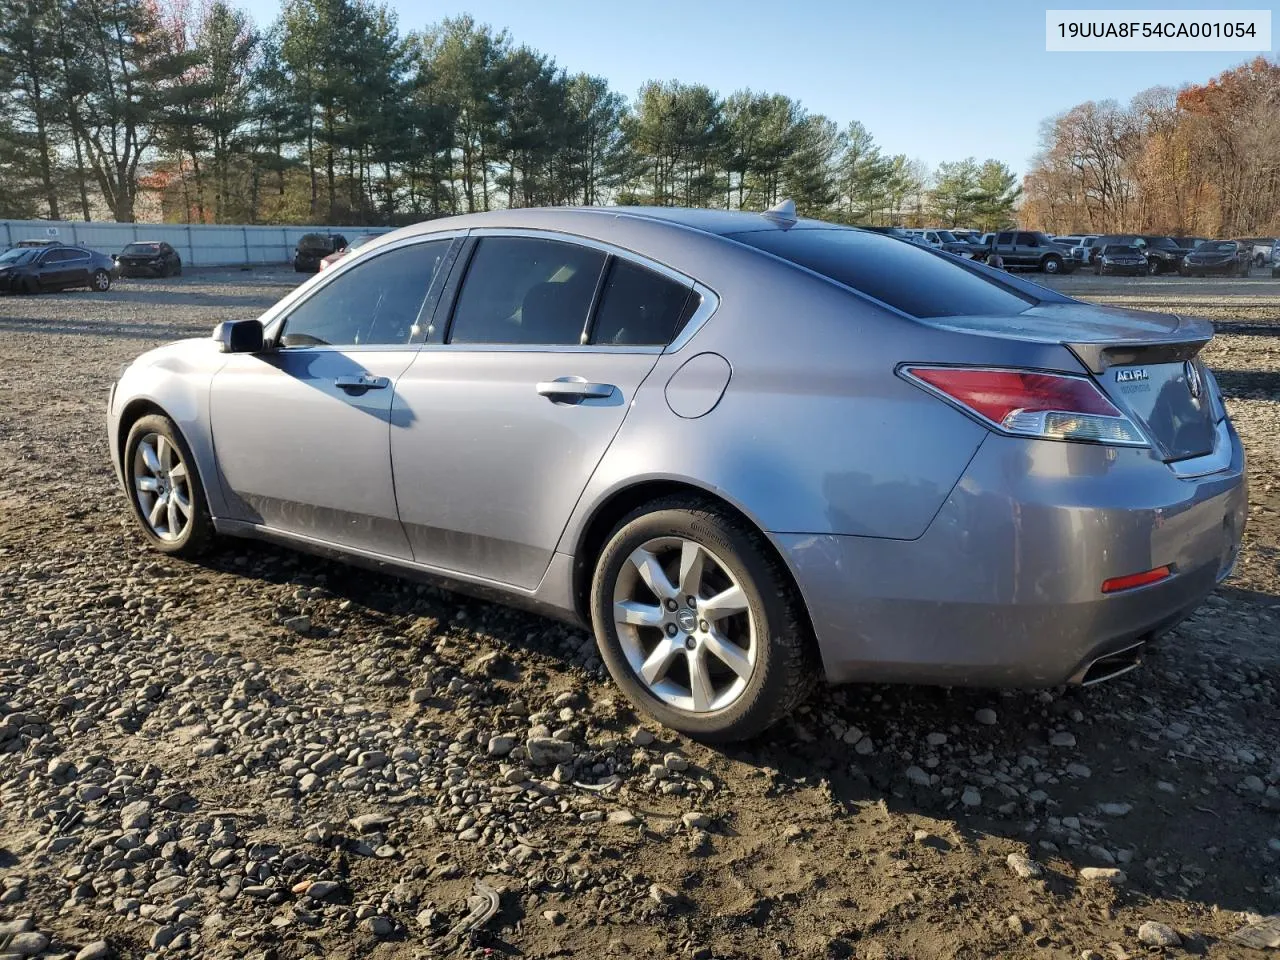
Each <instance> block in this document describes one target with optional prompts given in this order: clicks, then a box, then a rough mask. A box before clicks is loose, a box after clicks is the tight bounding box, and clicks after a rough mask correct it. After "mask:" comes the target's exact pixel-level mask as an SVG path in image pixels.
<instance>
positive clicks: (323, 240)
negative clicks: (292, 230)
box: [293, 233, 347, 273]
mask: <svg viewBox="0 0 1280 960" xmlns="http://www.w3.org/2000/svg"><path fill="white" fill-rule="evenodd" d="M346 245H347V238H346V237H344V236H343V235H342V234H340V233H307V234H303V235H302V237H301V238H300V239H299V240H298V245H297V246H296V247H295V248H294V251H293V269H294V270H296V271H297V272H298V273H319V272H320V261H321V260H323V259H324V258H325V257H327V256H329V254H331V253H334V252H336V251H338V250H341V249H342V248H343V247H345V246H346Z"/></svg>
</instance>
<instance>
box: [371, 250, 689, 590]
mask: <svg viewBox="0 0 1280 960" xmlns="http://www.w3.org/2000/svg"><path fill="white" fill-rule="evenodd" d="M473 234H478V235H479V236H478V239H474V240H472V241H470V244H474V249H473V250H469V251H468V253H469V263H468V264H467V266H466V270H465V276H464V277H463V279H462V280H461V283H460V289H459V290H458V293H457V295H456V297H455V298H454V300H453V305H452V310H451V311H447V310H445V303H443V302H442V304H441V307H440V311H438V313H439V314H449V315H448V316H447V317H446V316H443V315H441V318H440V322H438V323H436V324H433V328H432V335H431V337H430V338H429V339H428V343H427V345H426V346H425V347H423V349H422V351H421V352H420V353H419V354H418V355H417V357H415V358H414V362H413V364H412V365H411V366H410V368H409V369H408V371H406V373H405V375H404V377H403V378H401V384H400V387H399V389H398V397H400V398H403V400H404V401H405V402H406V403H407V404H409V405H410V406H412V407H413V408H414V409H415V410H418V411H421V414H420V415H419V416H418V417H416V418H415V419H414V420H413V422H412V423H410V424H409V425H408V426H407V427H406V428H405V429H403V430H396V431H394V432H393V434H392V438H391V454H392V461H393V463H394V469H395V481H396V491H397V495H398V499H399V505H400V518H401V520H402V521H403V523H404V527H405V531H406V533H407V534H408V537H409V541H410V543H411V545H412V547H413V555H414V559H415V560H416V561H418V562H419V563H422V564H426V565H428V566H430V567H433V568H437V569H441V570H446V571H451V572H456V573H461V574H465V575H467V576H470V577H477V578H484V579H486V580H490V581H496V582H499V583H503V584H509V585H514V586H517V587H522V588H526V589H532V588H533V587H535V586H536V585H537V584H538V582H539V581H540V580H541V578H542V576H543V574H544V573H545V571H546V569H547V566H548V565H549V563H550V561H551V557H552V553H553V552H554V550H555V545H556V543H557V541H558V540H559V538H560V534H561V533H562V531H563V530H564V527H565V524H566V523H567V522H568V519H569V516H570V514H571V512H572V511H573V508H574V505H575V504H576V503H577V501H578V498H579V496H580V495H581V493H582V490H583V488H584V487H585V486H586V483H587V481H588V479H589V478H590V477H591V474H592V472H593V471H594V470H595V467H596V465H597V464H598V463H599V462H600V459H601V457H602V456H603V455H604V453H605V450H606V449H607V448H608V446H609V444H610V442H611V441H612V440H613V437H614V435H615V434H616V433H617V431H618V428H619V427H620V426H621V425H622V421H623V418H624V417H625V416H626V413H627V410H628V408H629V406H630V404H631V401H632V398H633V397H634V396H635V393H636V390H637V388H639V386H640V384H641V383H642V382H643V381H644V379H645V377H646V376H648V374H649V372H650V371H651V370H652V369H653V367H654V365H655V363H656V362H657V359H658V356H659V355H660V354H661V352H662V349H663V346H664V345H665V344H666V343H667V342H669V340H670V339H671V336H672V335H673V331H674V330H675V329H676V328H677V327H678V326H679V324H680V323H681V322H682V320H681V318H682V317H683V315H684V311H685V310H686V308H687V303H688V302H689V301H690V300H691V297H690V290H691V281H689V280H687V279H686V278H683V277H680V276H678V275H676V274H674V273H672V272H671V271H668V270H666V269H665V268H661V267H659V266H657V265H655V264H651V263H648V262H642V261H640V260H638V259H637V258H634V257H633V256H631V255H627V254H622V253H621V252H619V251H613V250H610V249H608V248H605V247H603V246H600V245H596V244H589V243H587V242H586V241H582V242H578V241H575V240H570V239H566V238H564V237H562V236H559V235H547V234H540V233H537V232H536V231H523V232H521V231H517V232H511V231H508V232H505V233H504V232H500V231H497V232H495V231H473ZM460 262H461V260H460ZM451 285H452V283H451Z"/></svg>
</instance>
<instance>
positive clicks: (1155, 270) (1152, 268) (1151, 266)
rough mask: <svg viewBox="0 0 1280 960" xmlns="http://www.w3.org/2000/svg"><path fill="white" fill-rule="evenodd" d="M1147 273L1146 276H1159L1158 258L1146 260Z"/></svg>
mask: <svg viewBox="0 0 1280 960" xmlns="http://www.w3.org/2000/svg"><path fill="white" fill-rule="evenodd" d="M1147 275H1148V276H1151V277H1158V276H1160V261H1159V260H1148V261H1147Z"/></svg>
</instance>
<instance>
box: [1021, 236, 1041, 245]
mask: <svg viewBox="0 0 1280 960" xmlns="http://www.w3.org/2000/svg"><path fill="white" fill-rule="evenodd" d="M1018 246H1020V247H1038V246H1040V241H1039V240H1038V239H1037V238H1036V235H1035V234H1034V233H1020V234H1018Z"/></svg>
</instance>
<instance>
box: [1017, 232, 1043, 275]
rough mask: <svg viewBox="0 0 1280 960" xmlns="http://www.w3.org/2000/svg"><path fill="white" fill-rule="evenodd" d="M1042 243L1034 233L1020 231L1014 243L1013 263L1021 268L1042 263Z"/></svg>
mask: <svg viewBox="0 0 1280 960" xmlns="http://www.w3.org/2000/svg"><path fill="white" fill-rule="evenodd" d="M1042 252H1043V251H1041V249H1040V241H1039V239H1037V237H1036V235H1035V234H1034V233H1028V232H1027V231H1025V230H1019V231H1018V233H1017V236H1016V237H1014V241H1013V262H1014V263H1015V264H1017V265H1018V266H1020V267H1030V266H1034V265H1036V264H1038V263H1039V262H1040V254H1041V253H1042Z"/></svg>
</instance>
